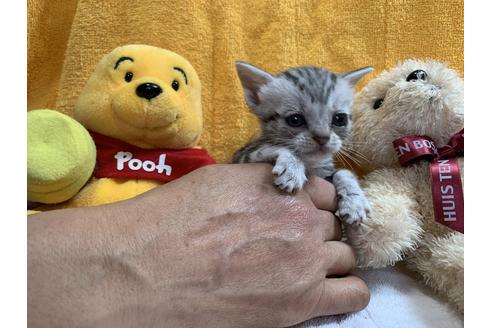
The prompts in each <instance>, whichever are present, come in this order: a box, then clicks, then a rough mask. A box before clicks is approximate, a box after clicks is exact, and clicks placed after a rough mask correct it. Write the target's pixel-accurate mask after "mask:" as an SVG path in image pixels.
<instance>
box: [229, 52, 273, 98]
mask: <svg viewBox="0 0 492 328" xmlns="http://www.w3.org/2000/svg"><path fill="white" fill-rule="evenodd" d="M236 70H237V75H238V76H239V80H241V84H242V86H243V89H244V97H245V99H246V103H247V104H248V105H249V106H250V107H255V106H257V105H259V103H260V99H259V97H258V92H259V91H260V88H261V87H262V86H263V85H265V84H267V83H268V82H270V81H272V80H273V76H271V75H270V74H269V73H267V72H265V71H262V70H261V69H259V68H258V67H255V66H253V65H250V64H248V63H246V62H243V61H237V62H236Z"/></svg>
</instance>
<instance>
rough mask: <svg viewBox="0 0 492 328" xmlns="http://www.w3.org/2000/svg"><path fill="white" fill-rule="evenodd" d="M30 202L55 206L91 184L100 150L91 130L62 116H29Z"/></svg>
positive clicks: (44, 112) (48, 113)
mask: <svg viewBox="0 0 492 328" xmlns="http://www.w3.org/2000/svg"><path fill="white" fill-rule="evenodd" d="M27 124H28V125H27V131H28V136H27V199H28V200H29V201H32V202H41V203H46V204H55V203H60V202H63V201H66V200H68V199H70V198H71V197H73V196H74V195H75V194H76V193H77V192H78V191H79V190H80V189H81V188H82V187H83V186H84V185H85V183H86V182H87V181H88V180H89V178H90V177H91V175H92V172H93V170H94V166H95V163H96V147H95V145H94V142H93V141H92V138H91V136H90V135H89V133H88V132H87V130H86V129H85V128H84V127H83V126H82V125H81V124H80V123H78V122H77V121H76V120H74V119H72V118H71V117H69V116H67V115H64V114H62V113H59V112H56V111H53V110H48V109H40V110H33V111H30V112H28V114H27Z"/></svg>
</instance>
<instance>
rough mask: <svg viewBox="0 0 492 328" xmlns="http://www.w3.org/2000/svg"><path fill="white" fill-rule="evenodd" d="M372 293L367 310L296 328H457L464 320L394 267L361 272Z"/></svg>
mask: <svg viewBox="0 0 492 328" xmlns="http://www.w3.org/2000/svg"><path fill="white" fill-rule="evenodd" d="M357 274H358V275H359V276H360V277H362V278H363V279H364V280H365V281H366V283H367V285H368V286H369V289H370V290H371V301H370V302H369V305H368V306H367V308H366V309H364V310H362V311H360V312H358V313H352V314H348V315H343V316H332V317H323V318H316V319H313V320H310V321H307V322H305V323H302V324H300V325H297V326H295V328H301V327H302V328H307V327H323V328H335V327H337V328H358V327H361V328H366V327H367V328H376V327H378V328H387V327H388V328H390V327H391V328H393V327H394V328H455V327H456V328H457V327H463V317H462V315H459V314H458V313H457V312H456V311H455V310H454V309H453V308H452V307H451V306H450V305H449V304H447V303H446V302H445V301H444V300H442V299H441V298H439V297H437V296H435V295H434V294H433V293H432V292H431V291H429V290H428V288H427V287H426V286H425V285H423V284H422V283H421V282H418V281H416V279H415V278H413V277H412V276H410V275H409V274H408V273H407V272H405V271H404V270H402V269H398V268H395V267H392V268H385V269H379V270H367V271H359V272H358V273H357Z"/></svg>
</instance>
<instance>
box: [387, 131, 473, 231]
mask: <svg viewBox="0 0 492 328" xmlns="http://www.w3.org/2000/svg"><path fill="white" fill-rule="evenodd" d="M464 140H465V129H462V130H461V131H460V132H458V133H456V134H455V135H453V137H452V138H451V139H450V140H449V142H448V144H447V145H445V146H444V147H441V148H437V147H436V145H435V143H434V141H433V140H432V139H431V138H430V137H428V136H418V135H417V136H404V137H402V138H399V139H396V140H394V141H393V146H394V147H395V150H396V153H397V154H398V160H399V161H400V164H401V165H402V166H407V165H409V164H411V163H415V162H416V161H418V160H422V159H424V160H429V161H430V163H429V170H430V174H431V178H432V199H433V203H434V216H435V219H436V221H437V222H439V223H441V224H444V225H446V226H448V227H449V228H451V229H453V230H455V231H459V232H461V233H464V222H465V218H464V200H463V186H462V183H461V176H460V168H459V165H458V160H457V157H460V156H464V149H465V145H464Z"/></svg>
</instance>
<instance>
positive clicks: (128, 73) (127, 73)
mask: <svg viewBox="0 0 492 328" xmlns="http://www.w3.org/2000/svg"><path fill="white" fill-rule="evenodd" d="M132 79H133V73H132V72H126V74H125V81H126V82H130V81H131V80H132Z"/></svg>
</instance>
